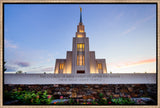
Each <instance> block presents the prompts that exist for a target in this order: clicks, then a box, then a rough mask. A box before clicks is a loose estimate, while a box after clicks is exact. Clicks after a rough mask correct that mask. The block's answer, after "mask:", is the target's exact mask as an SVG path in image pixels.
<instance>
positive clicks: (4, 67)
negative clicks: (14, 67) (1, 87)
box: [3, 61, 7, 72]
mask: <svg viewBox="0 0 160 108" xmlns="http://www.w3.org/2000/svg"><path fill="white" fill-rule="evenodd" d="M5 64H6V62H5V61H4V65H3V71H4V72H5V71H6V70H7V68H6V66H5Z"/></svg>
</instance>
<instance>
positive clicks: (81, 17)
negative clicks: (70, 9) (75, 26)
mask: <svg viewBox="0 0 160 108" xmlns="http://www.w3.org/2000/svg"><path fill="white" fill-rule="evenodd" d="M79 23H82V8H81V7H80V22H79Z"/></svg>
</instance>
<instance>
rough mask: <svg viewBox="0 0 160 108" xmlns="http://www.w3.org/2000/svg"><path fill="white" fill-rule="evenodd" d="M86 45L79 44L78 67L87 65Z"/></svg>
mask: <svg viewBox="0 0 160 108" xmlns="http://www.w3.org/2000/svg"><path fill="white" fill-rule="evenodd" d="M84 47H85V46H84V43H79V44H77V66H82V65H85V56H84V55H85V53H84Z"/></svg>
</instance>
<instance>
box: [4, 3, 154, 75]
mask: <svg viewBox="0 0 160 108" xmlns="http://www.w3.org/2000/svg"><path fill="white" fill-rule="evenodd" d="M80 6H81V7H82V22H83V24H84V26H85V32H86V36H87V37H89V50H90V51H95V55H96V58H104V59H106V64H107V71H108V73H110V72H112V73H144V72H147V73H155V72H156V4H5V5H4V60H5V61H6V64H5V67H6V68H7V71H6V73H15V72H17V71H19V70H21V71H23V72H26V73H43V72H46V73H54V67H55V60H56V59H58V58H62V59H64V58H66V52H67V51H71V50H72V39H73V37H75V33H76V31H77V25H78V24H79V20H80Z"/></svg>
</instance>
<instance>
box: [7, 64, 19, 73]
mask: <svg viewBox="0 0 160 108" xmlns="http://www.w3.org/2000/svg"><path fill="white" fill-rule="evenodd" d="M6 68H7V70H6V71H7V72H13V71H16V70H17V67H13V66H8V65H6Z"/></svg>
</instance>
